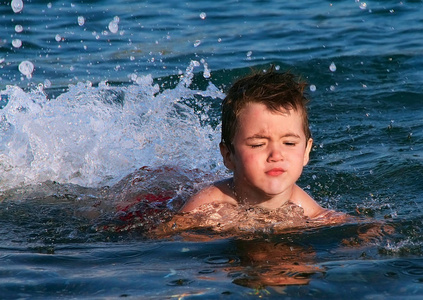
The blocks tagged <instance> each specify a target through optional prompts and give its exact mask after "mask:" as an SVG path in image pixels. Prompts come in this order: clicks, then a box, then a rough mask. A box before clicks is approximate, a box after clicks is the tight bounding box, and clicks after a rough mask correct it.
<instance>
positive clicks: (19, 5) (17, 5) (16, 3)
mask: <svg viewBox="0 0 423 300" xmlns="http://www.w3.org/2000/svg"><path fill="white" fill-rule="evenodd" d="M10 5H11V6H12V9H13V11H14V12H15V13H18V12H20V11H21V10H22V9H23V6H24V4H23V2H22V0H12V2H11V3H10Z"/></svg>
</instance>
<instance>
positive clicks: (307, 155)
mask: <svg viewBox="0 0 423 300" xmlns="http://www.w3.org/2000/svg"><path fill="white" fill-rule="evenodd" d="M312 146H313V139H312V138H309V139H308V141H307V146H306V150H305V152H304V162H303V166H305V165H306V164H308V161H309V160H310V151H311V147H312Z"/></svg>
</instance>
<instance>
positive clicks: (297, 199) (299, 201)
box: [291, 185, 327, 218]
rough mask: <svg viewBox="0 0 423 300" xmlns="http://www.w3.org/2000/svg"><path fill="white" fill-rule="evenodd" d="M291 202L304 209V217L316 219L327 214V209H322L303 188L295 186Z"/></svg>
mask: <svg viewBox="0 0 423 300" xmlns="http://www.w3.org/2000/svg"><path fill="white" fill-rule="evenodd" d="M291 202H292V203H294V204H296V205H298V206H300V207H302V208H303V209H304V215H305V216H307V217H309V218H315V217H317V216H319V215H321V214H323V213H325V212H327V209H324V208H323V207H321V206H320V205H319V204H318V203H317V202H316V201H314V199H313V198H311V197H310V196H309V195H308V194H307V193H306V192H305V191H304V190H303V189H302V188H300V187H299V186H298V185H295V187H294V192H293V196H292V199H291Z"/></svg>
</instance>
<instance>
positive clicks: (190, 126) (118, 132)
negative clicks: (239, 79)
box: [0, 61, 224, 190]
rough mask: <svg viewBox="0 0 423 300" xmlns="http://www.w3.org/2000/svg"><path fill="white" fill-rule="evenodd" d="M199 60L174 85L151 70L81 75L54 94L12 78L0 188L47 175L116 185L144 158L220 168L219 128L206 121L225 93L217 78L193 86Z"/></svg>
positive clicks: (0, 117) (3, 116)
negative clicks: (111, 79)
mask: <svg viewBox="0 0 423 300" xmlns="http://www.w3.org/2000/svg"><path fill="white" fill-rule="evenodd" d="M200 66H201V63H200V62H197V61H192V62H191V64H190V65H189V66H188V67H187V70H186V72H185V73H184V74H180V76H179V81H178V82H177V83H176V85H174V86H173V87H171V88H163V87H164V86H166V85H169V83H168V82H165V83H161V85H159V84H158V83H156V82H154V80H153V78H152V76H151V75H147V76H136V75H133V77H132V80H133V83H132V84H130V85H127V86H112V85H111V84H109V83H107V82H101V83H99V84H98V85H97V86H94V85H93V84H92V83H90V82H86V83H82V82H79V83H78V84H76V85H71V86H69V89H68V90H67V91H66V92H63V93H61V94H59V95H58V96H57V97H56V98H54V99H49V98H48V96H47V93H46V92H45V90H44V87H43V85H39V86H37V87H36V88H34V89H32V90H30V91H24V90H22V89H21V88H19V87H18V86H8V87H7V88H6V89H5V90H3V91H1V92H0V93H1V99H2V101H1V103H0V104H1V106H2V109H1V110H0V173H1V175H0V190H7V189H10V188H16V187H19V186H23V185H33V184H37V183H41V182H44V181H47V180H51V181H57V182H60V183H71V184H78V185H81V186H86V187H99V186H103V185H111V184H114V183H116V182H117V181H118V180H120V179H121V178H122V177H123V176H125V175H127V174H128V173H130V172H132V171H134V170H135V169H137V168H139V167H142V166H145V165H148V166H152V167H154V166H161V165H172V164H177V165H179V166H182V167H185V168H188V169H192V168H203V169H204V170H205V171H211V170H214V169H215V168H216V169H217V170H218V169H219V168H220V167H221V166H220V164H219V163H218V162H216V161H215V160H214V158H216V157H218V155H217V154H216V153H217V152H216V151H217V148H218V147H217V143H218V139H219V133H218V128H216V126H212V125H210V122H206V121H207V120H209V119H210V116H209V115H208V114H207V112H208V111H210V107H211V106H212V105H216V104H215V102H217V103H220V101H221V99H222V98H223V95H224V94H223V93H222V91H220V90H219V89H218V88H217V87H216V86H215V85H213V83H211V82H208V83H207V86H205V87H204V89H202V90H200V89H195V88H192V87H191V84H192V81H193V76H194V69H195V68H198V67H200ZM203 66H204V69H205V70H206V65H205V64H204V63H203ZM170 85H172V84H170ZM199 99H201V101H200V100H199ZM215 152H216V153H215Z"/></svg>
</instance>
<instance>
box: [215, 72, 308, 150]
mask: <svg viewBox="0 0 423 300" xmlns="http://www.w3.org/2000/svg"><path fill="white" fill-rule="evenodd" d="M306 85H307V84H306V83H305V82H303V81H301V80H300V79H299V78H298V77H296V76H295V75H293V74H292V73H290V72H283V73H282V72H277V71H276V70H275V68H274V67H273V66H272V67H271V68H270V69H269V70H267V71H265V72H256V73H253V74H251V75H248V76H247V77H244V78H241V79H239V80H238V81H236V82H235V83H234V84H233V85H232V87H231V88H230V89H229V91H228V92H227V94H226V97H225V99H224V100H223V102H222V143H224V144H225V145H226V146H227V147H228V149H229V150H230V151H231V152H234V148H233V145H232V141H233V138H234V136H235V132H236V129H237V125H238V117H239V115H240V113H241V111H242V109H243V108H245V107H246V106H247V105H248V104H249V103H261V104H264V105H265V106H266V107H267V109H269V110H270V111H272V112H282V113H285V112H286V111H289V110H294V111H296V112H301V115H302V119H303V130H304V133H305V136H306V141H308V139H309V138H311V132H310V128H309V122H308V113H307V107H306V105H307V103H308V99H307V98H306V96H305V94H304V89H305V87H306Z"/></svg>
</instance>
